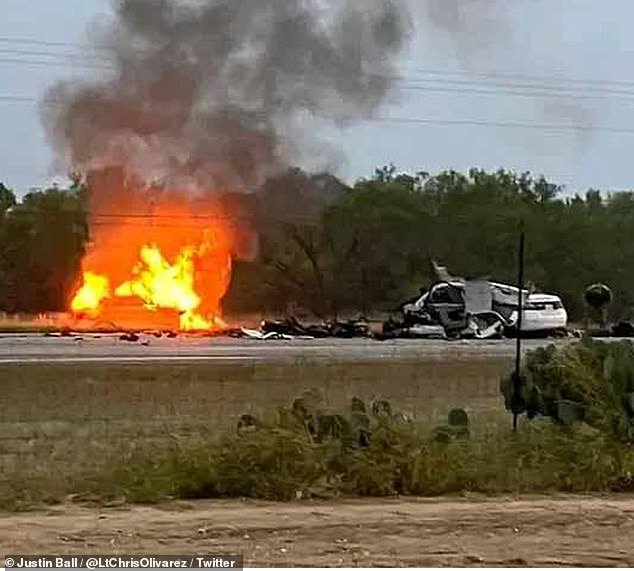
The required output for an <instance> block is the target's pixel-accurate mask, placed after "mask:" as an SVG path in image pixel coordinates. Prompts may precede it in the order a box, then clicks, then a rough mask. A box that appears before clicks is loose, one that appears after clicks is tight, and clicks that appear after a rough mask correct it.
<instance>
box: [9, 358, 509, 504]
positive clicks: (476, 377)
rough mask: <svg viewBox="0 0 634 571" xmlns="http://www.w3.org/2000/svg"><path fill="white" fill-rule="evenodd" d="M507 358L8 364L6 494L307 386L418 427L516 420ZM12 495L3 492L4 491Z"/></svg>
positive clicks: (177, 437) (38, 488) (166, 442)
mask: <svg viewBox="0 0 634 571" xmlns="http://www.w3.org/2000/svg"><path fill="white" fill-rule="evenodd" d="M509 366H510V364H509V363H508V361H507V360H505V359H488V358H483V359H481V360H477V361H475V362H474V361H473V360H469V361H467V360H465V361H461V360H452V361H451V362H448V361H441V362H439V361H429V362H380V363H377V362H373V363H363V362H356V363H350V364H327V363H315V362H313V363H311V362H308V361H298V362H295V363H293V364H254V365H222V364H217V365H216V364H190V365H169V366H157V365H151V366H148V365H112V366H110V365H105V364H104V365H95V364H88V365H66V364H64V365H31V364H19V365H4V366H2V367H0V419H1V421H0V498H3V497H4V498H8V497H9V496H11V494H14V493H15V492H16V489H15V488H16V486H18V487H24V488H26V489H31V488H32V489H33V490H34V492H37V493H34V496H35V497H38V498H42V497H43V498H46V496H47V492H46V490H48V489H49V488H50V495H51V496H53V497H57V495H58V492H59V493H61V491H63V490H65V489H67V488H69V487H71V488H72V482H73V481H74V480H78V479H81V478H85V477H88V476H87V475H90V474H92V473H94V472H96V471H99V470H100V469H102V468H100V465H102V464H103V466H102V467H103V469H105V466H106V464H108V463H111V462H112V459H113V457H116V456H117V455H121V457H122V458H125V457H126V455H127V454H130V453H131V452H134V451H135V450H140V449H147V448H151V447H157V448H161V447H163V446H170V445H173V444H174V443H175V442H176V443H178V445H179V446H190V445H193V446H195V445H196V444H197V443H199V442H203V441H209V440H210V439H214V438H215V437H216V436H217V435H219V434H221V433H223V432H226V430H227V429H228V428H229V427H232V426H234V425H235V423H236V421H237V419H238V418H239V416H240V415H241V414H244V413H249V414H253V415H255V416H258V417H264V418H266V417H267V416H271V415H274V414H275V412H276V410H277V408H278V407H280V406H285V405H288V404H289V403H290V402H291V401H292V400H293V399H294V398H295V397H297V396H298V395H300V394H301V393H302V392H304V391H306V390H309V389H315V388H317V389H319V390H320V391H321V392H322V394H323V396H324V399H325V402H326V404H327V406H328V407H332V409H333V410H334V409H338V408H341V407H343V406H345V405H347V403H349V402H350V399H351V398H352V397H353V396H358V397H361V398H363V399H364V400H366V401H372V400H377V399H385V400H389V401H390V402H391V403H392V404H393V405H394V407H395V408H398V409H399V410H401V411H402V412H405V413H407V414H408V415H410V416H411V417H413V418H415V419H416V420H418V421H420V422H422V423H424V424H429V425H433V424H435V423H439V422H443V421H444V420H445V419H446V415H447V413H448V412H449V410H450V409H451V408H453V407H464V408H465V409H466V410H467V411H468V412H469V414H470V416H471V418H472V420H473V423H474V427H475V429H476V430H478V429H480V430H482V429H484V428H485V427H487V426H492V425H495V424H497V423H500V422H508V417H507V415H506V414H505V412H504V411H503V408H502V405H501V400H500V396H499V390H498V382H499V378H500V375H501V374H502V373H504V372H505V371H506V370H508V367H509ZM3 488H4V490H3Z"/></svg>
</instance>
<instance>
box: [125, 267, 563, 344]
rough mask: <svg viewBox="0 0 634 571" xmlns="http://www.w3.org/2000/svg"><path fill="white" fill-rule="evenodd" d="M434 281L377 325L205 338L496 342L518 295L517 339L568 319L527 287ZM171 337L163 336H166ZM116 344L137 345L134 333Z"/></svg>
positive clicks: (232, 331)
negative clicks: (519, 325)
mask: <svg viewBox="0 0 634 571" xmlns="http://www.w3.org/2000/svg"><path fill="white" fill-rule="evenodd" d="M433 271H434V275H435V281H434V282H433V284H432V286H431V287H430V288H429V289H422V290H421V291H420V293H419V295H417V296H416V297H415V298H413V299H410V300H407V301H405V302H404V303H402V304H401V306H400V307H399V308H398V309H397V310H396V311H395V312H394V314H393V315H392V316H391V317H390V318H389V319H387V320H386V321H385V322H383V323H377V322H372V323H371V322H370V321H368V320H366V319H365V318H359V319H355V320H349V321H340V320H333V321H324V322H321V323H302V322H301V321H299V320H298V319H297V318H296V317H293V316H291V317H288V318H286V319H282V320H275V321H274V320H267V321H263V322H262V323H261V325H260V327H259V328H257V329H249V328H244V327H238V328H226V329H221V330H218V331H214V332H211V333H206V335H207V336H217V337H231V338H243V339H253V340H260V341H268V340H293V339H305V340H312V339H324V338H337V339H353V338H367V339H375V340H389V339H442V340H459V339H475V340H478V339H480V340H485V339H501V338H505V337H516V336H517V335H518V330H517V322H518V307H519V296H520V295H521V296H522V307H523V320H522V326H521V327H522V329H521V332H520V333H521V335H522V336H539V337H565V336H569V335H571V334H573V333H572V332H570V331H569V330H568V315H567V312H566V309H565V307H564V305H563V303H562V301H561V299H560V298H559V297H558V296H556V295H552V294H545V293H537V292H535V291H533V290H532V288H529V289H526V290H523V291H522V292H521V294H520V291H519V289H518V288H517V287H515V286H510V285H506V284H501V283H498V282H494V281H490V280H488V279H476V280H465V279H463V278H459V277H454V276H452V275H450V274H449V272H448V271H447V269H446V268H445V267H443V266H439V265H438V264H436V263H433ZM174 335H175V334H173V333H172V334H170V335H167V337H172V336H174ZM121 340H123V341H130V342H137V341H138V340H139V338H138V336H137V335H133V334H126V335H122V336H121Z"/></svg>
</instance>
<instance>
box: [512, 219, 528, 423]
mask: <svg viewBox="0 0 634 571" xmlns="http://www.w3.org/2000/svg"><path fill="white" fill-rule="evenodd" d="M525 248H526V232H525V230H524V220H522V221H521V222H520V241H519V248H518V260H517V289H518V295H517V330H516V346H515V374H514V376H513V431H514V432H517V419H518V413H517V404H518V401H519V399H520V398H521V392H522V383H521V381H520V373H521V368H522V321H523V315H522V314H523V313H524V299H523V293H524V251H525Z"/></svg>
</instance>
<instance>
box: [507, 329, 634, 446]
mask: <svg viewBox="0 0 634 571" xmlns="http://www.w3.org/2000/svg"><path fill="white" fill-rule="evenodd" d="M513 380H514V374H511V375H508V376H506V377H504V378H503V379H502V381H501V383H500V389H501V392H502V394H503V396H504V401H505V405H506V408H507V410H509V412H514V413H516V414H526V415H527V416H528V417H529V418H534V417H535V416H538V415H539V416H547V417H551V418H553V419H554V420H555V421H556V422H558V423H560V424H565V425H569V424H574V423H578V422H586V423H587V424H589V425H591V426H593V427H594V428H597V429H600V430H603V431H605V432H606V433H610V434H612V435H613V436H614V437H615V438H617V439H619V440H623V441H626V442H634V345H632V343H631V342H629V341H626V342H620V343H605V342H599V341H592V340H583V341H581V342H578V343H575V344H572V345H566V346H563V347H557V346H555V345H551V346H549V347H546V348H540V349H536V350H535V351H531V352H529V353H528V354H527V356H526V363H525V365H524V367H523V369H522V371H521V374H520V383H519V384H520V391H519V394H518V395H514V392H513Z"/></svg>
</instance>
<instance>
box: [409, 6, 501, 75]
mask: <svg viewBox="0 0 634 571" xmlns="http://www.w3.org/2000/svg"><path fill="white" fill-rule="evenodd" d="M414 1H416V0H414ZM423 3H424V5H425V8H426V11H425V14H426V17H427V20H428V21H429V22H430V23H431V24H432V25H433V26H435V27H436V28H437V29H438V30H441V31H443V32H445V33H447V34H448V35H449V37H450V39H451V41H452V43H453V44H454V47H455V50H456V55H457V56H458V58H459V59H460V60H461V61H462V62H464V63H466V64H467V65H471V64H477V63H478V60H480V59H484V58H487V59H488V58H490V57H491V55H495V54H496V53H497V54H504V53H505V52H506V53H508V52H507V50H508V49H509V47H511V46H512V43H513V34H512V33H511V24H510V22H509V18H508V8H509V6H508V0H423Z"/></svg>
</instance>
